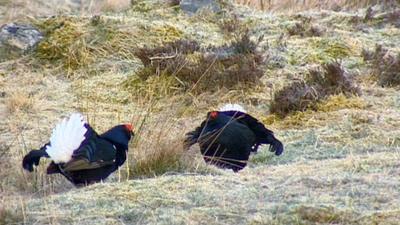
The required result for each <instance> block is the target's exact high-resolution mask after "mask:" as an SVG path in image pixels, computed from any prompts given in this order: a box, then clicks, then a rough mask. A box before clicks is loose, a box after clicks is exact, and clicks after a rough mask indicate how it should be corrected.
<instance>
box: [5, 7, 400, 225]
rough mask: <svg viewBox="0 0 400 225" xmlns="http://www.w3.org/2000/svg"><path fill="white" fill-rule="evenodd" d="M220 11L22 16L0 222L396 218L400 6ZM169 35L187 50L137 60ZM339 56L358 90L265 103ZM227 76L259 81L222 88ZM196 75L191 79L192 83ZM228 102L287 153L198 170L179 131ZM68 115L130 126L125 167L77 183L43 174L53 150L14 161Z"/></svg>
mask: <svg viewBox="0 0 400 225" xmlns="http://www.w3.org/2000/svg"><path fill="white" fill-rule="evenodd" d="M222 9H223V10H222V12H220V13H214V12H210V11H207V10H205V11H201V12H199V13H198V14H195V15H193V16H188V15H186V14H185V13H184V12H182V10H180V9H179V7H177V6H176V5H173V4H172V3H168V4H167V3H165V2H164V1H135V2H134V4H133V5H132V7H131V8H130V9H128V10H126V11H124V12H120V13H105V14H103V15H101V16H93V17H91V16H82V15H81V16H78V15H63V16H55V17H51V18H35V19H32V18H28V19H26V20H25V21H29V23H32V24H34V25H35V26H37V27H38V28H39V29H40V30H41V31H42V32H43V33H44V34H45V39H44V41H43V42H42V43H40V45H39V46H38V48H37V49H36V50H35V51H34V52H32V53H30V54H27V55H25V56H23V57H21V58H18V59H13V60H9V59H8V60H7V59H2V60H1V62H0V116H1V119H0V134H1V135H0V177H1V181H0V224H22V223H24V224H65V223H68V224H135V223H137V224H397V223H398V221H399V220H400V202H399V200H400V189H399V188H398V187H399V185H400V184H399V179H398V178H399V175H400V160H399V158H400V129H399V127H400V119H399V118H400V92H399V86H398V85H399V84H400V82H398V81H400V78H399V77H400V74H399V69H398V68H400V57H399V56H397V55H398V54H399V53H400V48H399V45H398V43H400V19H399V18H400V17H396V15H397V13H399V12H400V9H399V8H396V7H394V8H393V7H392V8H390V9H388V8H387V7H384V6H375V7H373V8H371V10H372V13H371V12H369V11H370V10H368V9H367V8H363V9H359V10H354V11H338V12H335V11H328V10H322V11H317V10H310V11H306V12H300V13H295V14H289V13H276V14H271V13H268V12H260V11H254V10H252V9H250V8H246V7H243V6H237V5H230V4H227V5H224V7H223V8H222ZM22 21H23V20H22ZM238 37H239V38H238ZM246 38H248V39H246ZM189 41H190V42H189ZM171 42H172V43H175V44H176V43H190V44H188V45H185V46H189V47H193V46H194V47H193V48H194V49H196V50H190V49H189V47H187V49H183V50H182V49H181V50H179V51H178V49H174V48H172V49H173V51H172V54H169V55H168V54H160V55H157V57H153V58H152V59H151V60H153V61H152V63H150V64H148V65H146V63H145V62H143V60H141V56H143V55H141V54H150V53H151V52H152V51H154V52H157V51H161V50H163V51H166V52H168V51H169V50H168V49H169V48H168V47H165V46H169V45H168V43H171ZM235 43H236V45H235ZM237 43H240V44H243V45H240V44H237ZM183 45H184V44H182V46H183ZM197 45H198V46H199V47H198V48H197ZM232 46H234V47H235V46H236V47H237V46H239V47H240V46H245V47H244V48H243V49H244V50H243V49H241V51H242V52H241V53H240V54H241V55H240V57H235V55H234V54H233V57H231V58H228V59H229V60H225V61H224V60H220V58H218V57H221V58H222V59H224V58H223V57H230V56H231V55H230V54H232V53H231V52H230V50H231V49H235V48H234V47H232ZM254 46H256V47H254ZM379 46H382V48H383V49H385V50H379V48H380V47H379ZM253 47H254V48H253ZM160 49H161V50H160ZM165 49H167V50H165ZM249 49H252V51H247V50H249ZM185 51H187V52H189V53H183V52H185ZM213 51H214V52H213ZM381 51H382V52H383V54H382V52H381ZM143 52H144V53H143ZM149 52H150V53H149ZM210 52H211V53H210ZM215 52H217V53H215ZM221 52H222V53H221ZM168 53H171V51H170V52H168ZM213 54H214V55H213ZM235 54H236V53H235ZM209 55H211V56H215V59H213V60H211V61H208V60H209V58H207V57H209ZM227 55H228V56H227ZM150 56H152V55H150ZM242 56H246V57H242ZM180 57H181V58H180ZM258 57H260V58H263V60H257V59H258ZM396 57H397V58H396ZM175 58H178V59H183V60H181V61H180V60H177V61H173V60H174V59H175ZM160 59H161V60H166V61H165V62H167V63H165V64H166V65H167V66H166V67H162V66H165V65H164V64H162V63H160V64H157V60H160ZM253 59H254V61H253ZM151 60H150V61H151ZM168 60H172V61H168ZM218 60H220V61H218ZM226 61H227V62H226ZM332 61H336V62H339V63H340V65H341V66H342V68H344V69H345V71H346V74H350V75H351V77H352V80H351V82H353V83H354V84H355V85H356V86H358V87H359V88H360V90H361V91H360V93H361V94H360V95H358V96H356V95H349V94H347V93H339V92H337V93H336V92H334V94H333V95H330V96H327V97H326V98H325V96H324V98H317V97H315V95H318V94H319V93H318V92H317V91H315V90H314V91H315V92H311V93H313V94H315V95H312V96H311V97H312V98H311V99H314V100H315V99H317V100H316V101H315V102H312V103H313V104H312V105H310V107H306V108H299V110H300V111H296V110H294V109H292V110H293V111H291V112H290V113H288V114H287V115H285V116H282V115H278V114H273V113H270V109H271V105H272V104H273V103H274V99H275V96H276V95H277V93H278V92H279V90H282V89H283V88H285V87H288V86H290V85H292V84H293V83H296V82H300V83H301V82H305V81H306V80H307V79H310V78H309V75H310V73H311V72H310V71H314V69H315V68H321V66H323V65H325V64H326V63H330V62H332ZM163 62H164V61H163ZM171 62H172V63H171ZM182 62H183V63H182ZM204 62H206V63H204ZM253 62H254V64H253ZM207 63H208V64H207ZM175 64H177V65H179V66H177V67H173V66H175ZM154 65H156V66H154ZM160 68H161V69H160ZM171 68H173V69H171ZM197 68H200V69H199V70H197ZM187 71H189V72H187ZM193 71H194V72H196V73H197V74H196V73H194V72H193ZM198 71H200V72H198ZM209 71H212V74H210V73H209ZM232 71H233V72H232ZM237 71H239V72H237ZM235 72H236V73H235ZM260 73H261V75H262V77H261V78H260V77H258V76H259V74H260ZM221 74H222V75H226V74H228V75H230V74H235V75H237V76H238V77H239V78H247V77H246V76H250V75H252V76H253V75H254V76H255V78H256V79H254V80H253V79H252V78H253V77H250V78H249V80H250V81H252V82H249V83H245V82H236V83H235V79H228V80H227V81H228V82H232V84H233V85H232V86H227V85H224V83H221V82H220V80H218V79H215V78H219V77H218V76H219V75H221ZM382 74H383V75H382ZM191 75H193V77H195V78H196V75H197V76H199V75H200V76H199V77H200V78H198V77H197V78H198V80H196V82H195V84H194V85H193V83H190V82H191V81H192V80H190V79H192V76H191ZM213 76H214V77H213ZM186 78H187V79H186ZM396 82H398V83H396ZM307 85H308V84H307ZM196 88H198V89H196ZM327 88H332V87H331V86H329V87H327ZM295 94H296V93H295ZM307 96H308V95H307ZM308 97H309V96H308ZM308 100H309V99H308ZM228 102H232V103H240V104H242V105H244V107H245V108H246V109H247V111H248V112H249V113H250V114H252V115H254V116H255V117H257V118H259V119H260V120H261V121H263V122H264V123H265V124H266V125H267V127H268V128H270V129H272V130H273V131H274V132H275V134H276V136H277V137H278V138H279V139H280V140H282V142H283V143H284V145H285V152H284V153H283V155H281V156H280V157H276V156H274V155H273V153H271V152H269V151H268V148H267V147H263V148H262V149H261V150H260V151H259V153H258V154H256V155H253V156H252V157H251V160H250V162H249V166H248V167H247V168H246V169H244V170H243V171H241V172H239V173H232V172H230V171H224V170H220V169H217V168H214V167H212V166H207V165H205V164H204V162H203V161H202V159H201V157H200V155H199V151H198V147H197V146H195V147H193V148H192V149H191V150H190V151H188V152H183V150H182V140H183V137H184V134H185V132H187V131H190V130H192V129H193V128H195V127H196V126H197V125H198V124H199V123H200V122H201V121H202V120H203V119H204V117H205V114H206V112H207V111H209V110H213V109H216V108H218V107H220V106H222V105H223V104H224V103H228ZM275 104H282V105H283V104H284V103H283V102H275ZM300 105H301V104H300ZM74 111H80V112H82V113H83V114H84V115H85V117H86V119H87V120H88V121H89V122H90V123H91V124H92V126H93V127H94V128H95V129H96V130H97V131H99V132H101V131H104V130H106V129H107V128H109V127H111V126H113V125H115V124H117V123H122V122H133V124H134V126H135V129H136V133H137V135H136V138H135V140H134V141H132V143H131V144H130V152H129V159H128V160H127V162H126V163H125V165H124V166H123V167H122V168H121V169H120V170H119V171H118V172H117V173H115V174H114V175H112V176H111V177H110V178H109V179H107V180H106V181H105V183H102V184H96V185H92V186H89V187H85V188H79V189H77V188H74V187H73V186H72V185H71V184H70V183H68V182H67V181H66V180H65V179H64V178H63V177H61V176H58V175H53V176H47V175H46V174H45V171H46V164H47V163H48V162H49V161H48V160H43V161H42V162H41V165H40V166H39V167H38V168H37V169H36V171H35V173H27V172H26V171H23V169H22V168H21V159H22V157H23V155H24V154H26V153H27V152H28V151H29V150H31V149H37V148H38V147H40V146H41V144H44V143H46V142H47V140H48V138H49V136H50V133H51V130H52V127H53V126H54V124H55V123H56V122H57V121H58V120H59V118H60V117H62V116H66V115H68V114H69V113H70V112H74Z"/></svg>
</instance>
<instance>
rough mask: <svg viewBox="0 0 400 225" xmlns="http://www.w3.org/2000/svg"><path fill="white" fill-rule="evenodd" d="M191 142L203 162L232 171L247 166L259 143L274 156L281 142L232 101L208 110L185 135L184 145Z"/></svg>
mask: <svg viewBox="0 0 400 225" xmlns="http://www.w3.org/2000/svg"><path fill="white" fill-rule="evenodd" d="M195 143H199V145H200V151H201V154H202V155H203V158H204V160H205V161H206V162H207V163H210V164H213V165H216V166H218V167H221V168H228V169H232V170H233V171H235V172H236V171H239V170H241V169H243V168H244V167H245V166H246V165H247V161H248V159H249V156H250V153H251V152H257V150H258V148H259V146H260V145H263V144H269V145H270V147H269V150H270V151H272V152H274V153H275V155H281V154H282V152H283V144H282V142H280V141H279V140H278V139H277V138H275V136H274V134H273V132H272V131H271V130H269V129H267V128H266V127H265V126H264V125H263V124H262V123H261V122H259V121H258V120H257V119H256V118H254V117H252V116H251V115H249V114H247V113H246V112H245V111H244V109H243V107H241V106H240V105H236V104H227V105H225V106H224V107H222V108H221V109H220V110H219V111H212V112H209V113H208V114H207V119H206V120H204V121H203V122H202V123H201V125H200V126H199V127H197V128H196V129H195V130H194V131H191V132H189V133H187V134H186V139H185V141H184V146H185V148H186V149H188V148H189V147H190V146H192V145H193V144H195Z"/></svg>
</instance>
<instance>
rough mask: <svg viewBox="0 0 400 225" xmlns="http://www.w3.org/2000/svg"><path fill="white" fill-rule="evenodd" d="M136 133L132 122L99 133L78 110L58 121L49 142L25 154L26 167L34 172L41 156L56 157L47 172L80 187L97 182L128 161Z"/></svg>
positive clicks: (24, 163)
mask: <svg viewBox="0 0 400 225" xmlns="http://www.w3.org/2000/svg"><path fill="white" fill-rule="evenodd" d="M133 135H134V134H133V131H132V125H131V124H121V125H118V126H115V127H113V128H111V129H110V130H108V131H106V132H105V133H103V134H101V135H98V134H97V133H96V132H95V131H94V130H93V129H92V128H91V127H90V125H89V124H88V123H87V122H85V121H84V120H83V116H82V115H81V114H78V113H74V114H72V115H71V116H70V118H69V119H68V120H67V119H64V120H63V121H62V122H61V123H59V124H57V126H56V127H55V128H54V129H53V133H52V135H51V137H50V142H49V143H47V144H45V145H44V146H43V147H41V148H40V149H39V150H32V151H30V152H29V153H28V154H27V155H26V156H25V157H24V159H23V160H22V166H23V167H24V169H26V170H28V171H30V172H32V171H33V165H36V166H37V165H39V161H40V158H41V157H46V158H50V159H51V160H52V162H51V163H50V165H49V166H48V167H47V174H54V173H60V174H62V175H64V176H65V177H66V178H67V179H68V180H69V181H71V182H72V183H73V184H74V185H76V186H82V185H88V184H92V183H96V182H99V181H101V180H104V179H105V178H107V177H108V176H109V175H110V174H111V173H112V172H114V171H116V170H117V169H118V167H120V166H121V165H122V164H123V163H124V162H125V160H126V154H127V151H128V143H129V141H130V139H131V138H132V137H133Z"/></svg>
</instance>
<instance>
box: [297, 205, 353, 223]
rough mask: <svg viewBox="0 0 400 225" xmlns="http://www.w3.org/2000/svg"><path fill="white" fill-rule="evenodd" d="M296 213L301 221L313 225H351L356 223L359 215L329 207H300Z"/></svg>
mask: <svg viewBox="0 0 400 225" xmlns="http://www.w3.org/2000/svg"><path fill="white" fill-rule="evenodd" d="M296 212H297V213H298V215H299V216H300V217H301V219H303V220H305V221H309V222H313V223H328V224H351V223H353V222H354V221H355V219H356V217H357V213H355V212H351V211H342V210H338V209H336V208H334V207H332V206H331V207H329V206H320V207H318V206H304V205H302V206H300V207H298V208H297V209H296Z"/></svg>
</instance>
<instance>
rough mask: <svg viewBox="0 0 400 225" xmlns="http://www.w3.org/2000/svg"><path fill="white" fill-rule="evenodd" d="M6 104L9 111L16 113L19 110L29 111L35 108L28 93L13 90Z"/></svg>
mask: <svg viewBox="0 0 400 225" xmlns="http://www.w3.org/2000/svg"><path fill="white" fill-rule="evenodd" d="M6 106H7V109H8V112H9V113H16V112H19V111H24V112H30V111H31V110H33V109H34V108H35V102H34V99H33V98H32V97H31V96H29V94H27V93H24V92H15V93H12V94H11V95H10V96H9V97H8V99H7V101H6Z"/></svg>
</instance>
